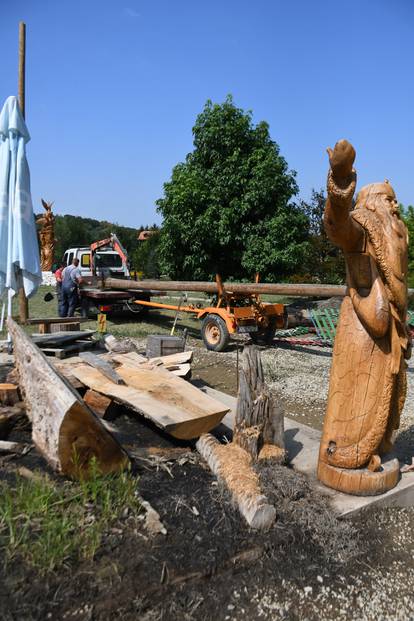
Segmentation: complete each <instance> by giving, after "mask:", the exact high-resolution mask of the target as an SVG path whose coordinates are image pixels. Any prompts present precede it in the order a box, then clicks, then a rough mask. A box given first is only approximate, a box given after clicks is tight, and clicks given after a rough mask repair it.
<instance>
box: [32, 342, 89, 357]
mask: <svg viewBox="0 0 414 621" xmlns="http://www.w3.org/2000/svg"><path fill="white" fill-rule="evenodd" d="M92 347H95V342H94V341H77V342H76V343H72V345H66V346H65V347H42V352H43V353H44V354H46V356H55V358H59V359H62V358H66V357H67V356H70V355H72V354H78V353H79V352H81V351H84V350H85V349H91V348H92Z"/></svg>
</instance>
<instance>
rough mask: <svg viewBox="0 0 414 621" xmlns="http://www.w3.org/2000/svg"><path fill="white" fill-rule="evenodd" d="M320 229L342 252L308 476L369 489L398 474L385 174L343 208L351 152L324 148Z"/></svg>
mask: <svg viewBox="0 0 414 621" xmlns="http://www.w3.org/2000/svg"><path fill="white" fill-rule="evenodd" d="M328 154H329V159H330V165H331V169H330V171H329V175H328V188H327V189H328V199H327V202H326V207H325V217H324V224H325V230H326V232H327V235H328V237H329V238H330V239H331V241H332V242H333V243H334V244H336V245H337V246H339V247H341V248H342V250H343V251H344V255H345V261H346V267H347V285H348V287H347V295H346V296H345V298H344V301H343V303H342V307H341V313H340V319H339V322H338V327H337V332H336V338H335V345H334V350H333V359H332V368H331V376H330V385H329V397H328V406H327V412H326V417H325V422H324V429H323V434H322V440H321V446H320V453H319V464H318V478H319V479H320V480H321V481H322V482H323V483H325V484H326V485H328V486H330V487H333V488H335V489H338V490H341V491H344V492H347V493H351V494H359V495H373V494H379V493H382V492H385V491H387V490H388V489H391V488H392V487H394V485H396V483H397V481H398V477H399V465H398V460H396V459H392V458H391V456H389V455H388V454H389V452H390V450H391V449H392V434H393V431H394V430H395V429H397V428H398V426H399V419H400V414H401V411H402V408H403V405H404V401H405V395H406V366H407V364H406V362H405V359H408V358H409V357H410V355H411V341H410V336H409V333H408V331H407V328H406V315H407V262H408V261H407V243H408V234H407V229H406V226H405V224H404V223H403V222H402V220H401V218H400V213H399V208H398V203H397V200H396V197H395V194H394V190H393V189H392V187H391V185H390V184H389V183H388V181H385V182H384V183H373V184H370V185H367V186H365V187H364V188H362V190H361V191H360V192H359V194H358V196H357V199H356V204H355V208H354V209H352V201H353V195H354V191H355V185H356V172H355V170H354V169H353V162H354V159H355V150H354V148H353V147H352V145H351V144H350V143H349V142H347V141H346V140H341V141H340V142H338V143H337V144H336V145H335V148H334V150H332V149H328Z"/></svg>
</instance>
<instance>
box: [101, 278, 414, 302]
mask: <svg viewBox="0 0 414 621" xmlns="http://www.w3.org/2000/svg"><path fill="white" fill-rule="evenodd" d="M104 286H105V289H123V290H126V289H129V290H132V291H151V292H152V295H155V294H156V293H159V292H161V291H198V292H204V293H218V288H217V284H216V283H215V282H203V281H196V280H194V281H192V280H124V279H122V278H106V280H105V282H104ZM223 288H224V290H225V291H227V292H228V293H244V294H246V295H251V294H256V295H260V294H264V293H270V294H273V295H287V296H291V297H293V298H306V297H312V298H313V297H315V298H333V297H341V298H342V297H344V295H345V294H346V290H347V287H346V286H345V285H313V284H292V283H286V282H281V283H274V282H271V283H268V282H259V283H254V282H253V283H244V282H243V283H237V282H225V283H223ZM408 297H409V298H412V297H414V289H408Z"/></svg>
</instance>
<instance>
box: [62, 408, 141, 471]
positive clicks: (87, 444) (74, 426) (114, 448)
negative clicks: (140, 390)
mask: <svg viewBox="0 0 414 621" xmlns="http://www.w3.org/2000/svg"><path fill="white" fill-rule="evenodd" d="M58 453H59V460H60V467H61V470H62V472H63V473H64V474H66V475H68V476H70V477H73V478H88V477H89V476H91V474H92V462H93V460H95V462H96V468H97V470H98V472H99V473H100V474H109V473H111V472H117V471H120V470H122V469H123V468H125V467H126V466H127V465H128V463H129V458H128V456H127V454H126V453H125V452H124V451H123V450H122V449H121V448H120V446H119V444H118V442H116V440H115V439H114V438H113V437H112V436H111V434H110V433H109V432H108V431H107V430H106V429H105V428H104V427H102V426H101V425H100V424H99V421H98V420H96V419H95V418H92V417H91V416H85V409H84V407H83V406H82V405H81V404H80V403H78V402H75V403H74V404H73V406H72V407H71V408H70V410H69V411H68V412H67V414H66V416H65V418H64V420H63V422H62V425H61V427H60V431H59V446H58Z"/></svg>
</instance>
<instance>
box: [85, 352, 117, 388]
mask: <svg viewBox="0 0 414 621" xmlns="http://www.w3.org/2000/svg"><path fill="white" fill-rule="evenodd" d="M79 358H81V359H82V360H84V361H85V362H86V363H87V364H89V365H90V366H91V367H93V368H94V369H97V370H98V371H100V372H101V373H102V375H104V376H105V377H107V378H108V379H109V380H110V381H111V382H114V384H125V382H124V380H123V379H122V377H119V375H118V373H117V372H116V371H115V369H113V367H112V366H111V364H110V363H109V362H108V361H107V360H104V359H103V358H102V357H100V356H97V355H96V354H92V353H91V352H84V353H81V354H79Z"/></svg>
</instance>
